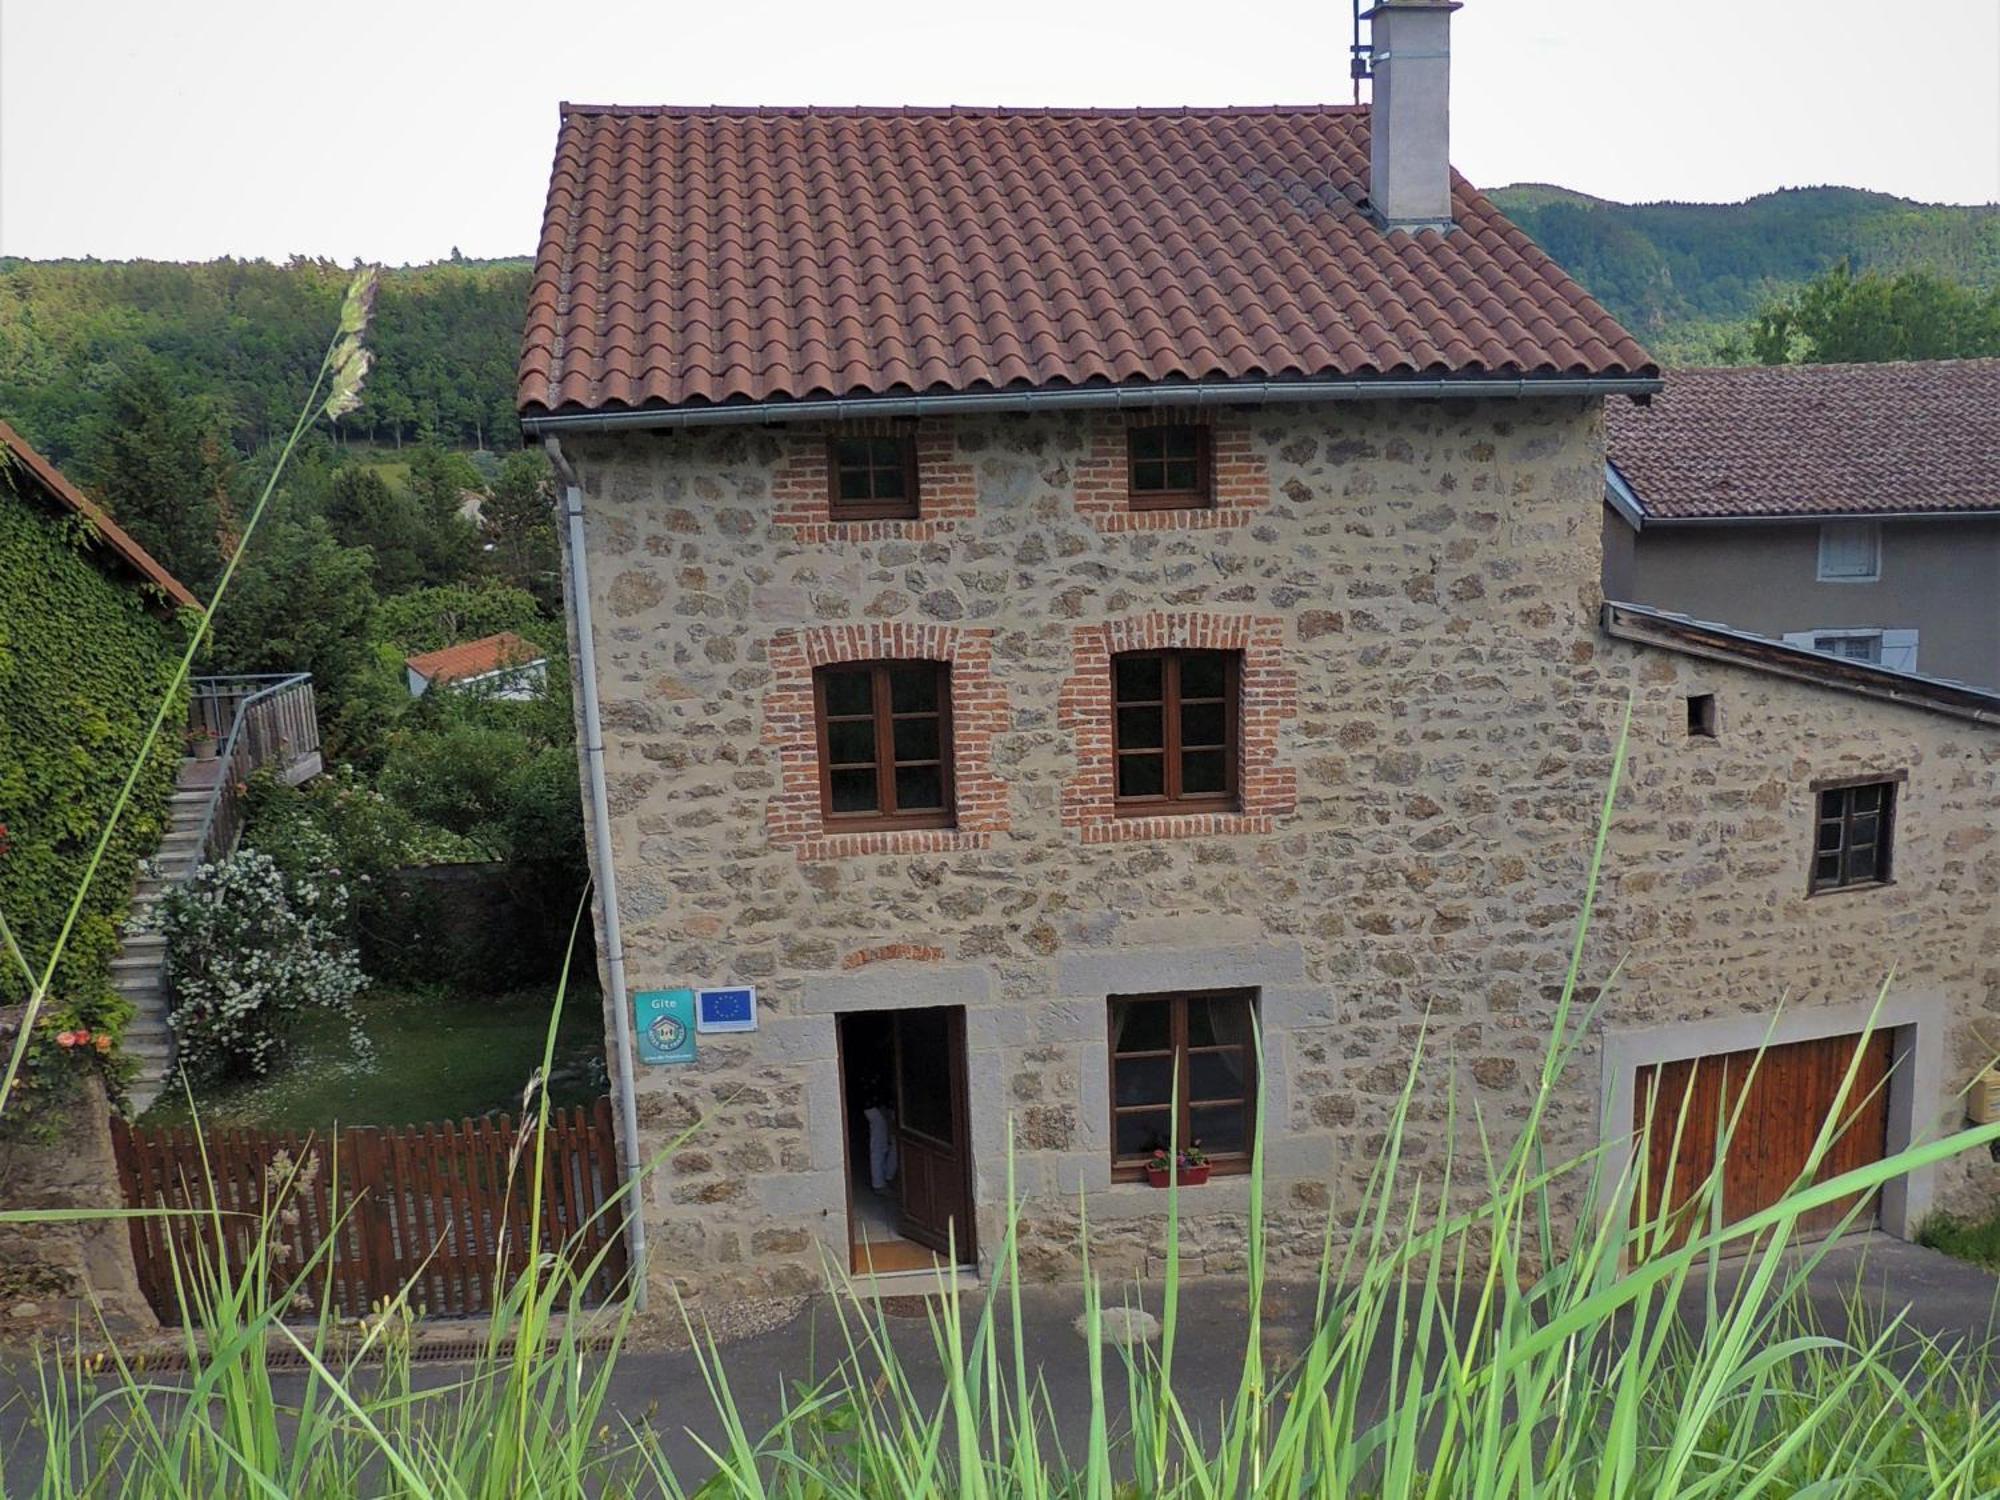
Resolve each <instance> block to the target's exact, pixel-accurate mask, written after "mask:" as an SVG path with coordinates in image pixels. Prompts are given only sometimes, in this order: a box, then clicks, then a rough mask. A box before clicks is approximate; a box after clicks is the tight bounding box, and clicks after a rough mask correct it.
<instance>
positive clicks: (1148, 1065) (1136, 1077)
mask: <svg viewBox="0 0 2000 1500" xmlns="http://www.w3.org/2000/svg"><path fill="white" fill-rule="evenodd" d="M1115 1071H1116V1074H1117V1080H1116V1081H1117V1094H1116V1095H1115V1097H1114V1100H1113V1102H1114V1103H1117V1104H1121V1105H1122V1104H1171V1103H1172V1102H1173V1098H1174V1060H1173V1058H1172V1057H1171V1056H1168V1057H1121V1058H1120V1059H1119V1060H1118V1066H1117V1069H1116V1070H1115Z"/></svg>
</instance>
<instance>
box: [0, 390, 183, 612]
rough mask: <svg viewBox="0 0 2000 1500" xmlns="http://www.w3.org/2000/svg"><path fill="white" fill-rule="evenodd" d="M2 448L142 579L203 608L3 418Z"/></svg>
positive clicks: (173, 598)
mask: <svg viewBox="0 0 2000 1500" xmlns="http://www.w3.org/2000/svg"><path fill="white" fill-rule="evenodd" d="M0 451H4V453H5V456H6V458H7V459H9V460H12V461H13V462H14V463H17V464H19V465H20V466H21V467H22V468H23V469H25V470H27V471H28V473H29V474H30V475H31V476H32V477H33V478H34V480H35V482H36V484H37V485H38V486H39V487H40V489H41V490H42V492H43V493H44V494H46V495H47V496H48V497H49V498H50V499H51V500H53V501H55V502H56V504H58V505H60V506H63V507H64V508H65V509H68V510H71V511H74V512H75V513H76V514H77V515H79V516H82V517H83V518H84V519H85V520H86V521H88V522H89V523H90V525H91V528H92V530H94V531H95V532H96V533H97V539H98V541H99V542H100V543H102V544H103V546H104V548H105V550H107V551H108V552H110V553H111V554H112V556H114V557H115V558H117V559H118V561H119V562H121V563H123V564H124V565H125V568H126V570H127V571H128V572H131V573H133V574H134V575H136V576H137V577H138V578H139V580H140V581H141V582H143V583H150V584H152V585H153V586H154V587H155V588H157V589H158V590H159V591H160V592H161V593H162V594H164V595H166V597H167V598H168V599H169V600H170V601H172V602H173V603H175V604H178V605H181V606H183V607H185V608H188V609H200V608H201V601H200V600H199V599H197V598H195V596H194V595H193V594H192V593H190V592H189V591H188V587H187V585H186V584H184V583H182V582H181V581H180V580H179V579H178V578H176V577H174V575H173V574H171V573H169V572H168V571H167V570H166V569H165V568H163V567H161V566H160V564H159V562H158V561H157V560H156V559H155V558H154V556H153V554H152V553H150V552H148V551H147V550H146V549H145V548H144V547H141V546H140V545H139V544H138V543H137V542H135V541H133V540H132V538H131V537H130V536H128V535H127V534H126V533H125V531H124V530H123V529H122V528H121V527H120V526H119V525H118V523H117V522H116V521H114V520H112V519H111V517H109V516H108V515H106V514H105V513H104V511H103V510H102V509H101V508H100V507H98V506H97V505H96V504H95V503H93V502H92V501H91V499H90V497H89V496H88V495H86V494H84V493H83V491H82V490H80V489H78V488H77V487H76V486H75V485H73V484H71V483H70V482H69V481H68V480H67V479H65V478H64V477H63V472H62V470H60V469H58V468H57V467H56V466H55V465H54V464H52V463H50V462H49V461H48V460H47V459H46V458H43V457H42V455H41V454H39V453H37V452H36V451H35V450H34V449H33V448H32V447H30V446H29V445H28V441H27V439H25V438H23V437H22V436H21V434H20V433H18V432H16V431H15V430H14V429H13V428H12V427H10V426H8V425H7V424H6V423H5V422H0Z"/></svg>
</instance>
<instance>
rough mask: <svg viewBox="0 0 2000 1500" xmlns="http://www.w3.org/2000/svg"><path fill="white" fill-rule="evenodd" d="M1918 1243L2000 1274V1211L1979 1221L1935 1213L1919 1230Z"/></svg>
mask: <svg viewBox="0 0 2000 1500" xmlns="http://www.w3.org/2000/svg"><path fill="white" fill-rule="evenodd" d="M1917 1243H1918V1244H1920V1245H1929V1246H1930V1247H1931V1249H1933V1250H1942V1251H1943V1252H1944V1253H1945V1254H1946V1255H1951V1256H1956V1257H1957V1258H1958V1259H1959V1260H1969V1261H1971V1262H1972V1263H1973V1264H1974V1265H1975V1266H1984V1267H1985V1268H1986V1269H1987V1270H1989V1271H2000V1211H1996V1212H1994V1213H1990V1214H1987V1215H1986V1216H1985V1217H1984V1218H1979V1219H1961V1218H1959V1217H1958V1216H1957V1215H1956V1214H1932V1215H1931V1216H1930V1217H1929V1218H1928V1219H1926V1220H1924V1224H1923V1227H1922V1228H1921V1229H1919V1230H1918V1231H1917Z"/></svg>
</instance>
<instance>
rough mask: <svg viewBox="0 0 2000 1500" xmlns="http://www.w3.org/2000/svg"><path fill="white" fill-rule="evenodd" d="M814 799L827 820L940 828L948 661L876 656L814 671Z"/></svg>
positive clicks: (946, 793) (947, 804)
mask: <svg viewBox="0 0 2000 1500" xmlns="http://www.w3.org/2000/svg"><path fill="white" fill-rule="evenodd" d="M813 703H814V711H815V715H816V717H817V719H818V721H819V722H818V729H819V764H820V805H821V809H822V811H823V813H824V815H825V817H826V819H827V821H828V823H830V824H832V823H838V824H840V825H841V826H843V827H862V828H945V827H949V826H950V824H951V822H952V784H951V666H950V664H949V663H948V662H941V661H876V662H856V663H852V664H848V663H843V664H841V665H839V666H832V667H821V668H819V670H817V671H816V672H814V673H813Z"/></svg>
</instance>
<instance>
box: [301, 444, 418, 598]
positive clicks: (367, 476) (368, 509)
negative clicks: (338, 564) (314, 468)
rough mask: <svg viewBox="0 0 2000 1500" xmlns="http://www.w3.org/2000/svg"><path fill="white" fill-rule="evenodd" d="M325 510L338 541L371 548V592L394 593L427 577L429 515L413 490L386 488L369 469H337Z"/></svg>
mask: <svg viewBox="0 0 2000 1500" xmlns="http://www.w3.org/2000/svg"><path fill="white" fill-rule="evenodd" d="M325 514H326V520H327V524H328V525H329V526H331V527H332V528H333V534H334V537H335V539H336V540H337V541H338V542H339V543H340V544H341V545H342V546H343V547H365V548H367V549H368V551H369V552H370V553H371V554H373V556H374V559H375V567H374V582H375V592H376V593H378V594H399V593H401V592H402V591H403V590H405V589H413V588H416V587H417V586H419V585H420V584H422V583H424V582H425V581H426V579H427V577H428V571H429V567H430V560H431V553H432V551H433V543H432V540H431V535H430V526H429V524H428V520H427V518H426V517H425V515H424V513H423V511H422V509H421V508H419V506H418V505H417V502H416V500H415V499H414V498H413V497H412V496H410V495H408V494H405V493H403V492H402V491H399V490H395V489H391V488H390V487H389V485H388V484H387V483H385V482H384V481H383V479H382V476H381V475H380V474H379V473H377V472H376V471H375V470H374V469H372V468H369V467H368V466H367V465H365V464H348V465H345V466H344V467H342V468H340V469H338V470H336V471H335V473H334V475H333V482H332V484H331V486H330V487H329V489H328V492H327V497H326V511H325Z"/></svg>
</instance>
